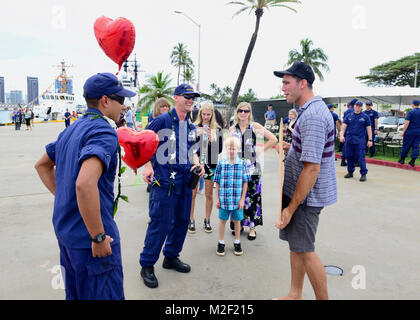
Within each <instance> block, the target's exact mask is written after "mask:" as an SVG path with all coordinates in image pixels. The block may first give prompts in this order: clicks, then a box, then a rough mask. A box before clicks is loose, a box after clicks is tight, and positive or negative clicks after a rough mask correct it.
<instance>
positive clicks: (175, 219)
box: [139, 108, 196, 268]
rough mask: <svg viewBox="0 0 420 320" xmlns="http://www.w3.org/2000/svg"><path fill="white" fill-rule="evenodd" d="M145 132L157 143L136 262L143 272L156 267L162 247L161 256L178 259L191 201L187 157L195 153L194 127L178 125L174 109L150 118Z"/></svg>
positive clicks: (186, 227) (183, 122) (188, 122)
mask: <svg viewBox="0 0 420 320" xmlns="http://www.w3.org/2000/svg"><path fill="white" fill-rule="evenodd" d="M172 128H173V129H174V132H175V135H174V138H175V141H176V150H175V151H176V152H175V161H174V163H173V164H172V165H170V164H169V158H170V153H171V150H170V144H171V139H170V138H171V135H172ZM147 129H149V130H153V131H155V132H156V133H157V134H158V135H159V138H160V140H161V141H160V142H159V147H158V149H157V151H156V154H155V155H154V156H153V170H154V182H153V183H152V190H151V192H150V202H149V203H150V206H149V215H150V221H149V225H148V228H147V232H146V237H145V240H144V248H143V251H142V252H141V254H140V261H139V262H140V265H141V266H142V267H143V268H145V267H151V266H153V265H154V264H155V263H156V261H157V260H158V259H159V255H160V252H161V250H162V246H163V245H164V244H165V246H164V248H163V255H164V256H165V257H167V258H176V257H178V256H179V254H180V252H181V250H182V247H183V244H184V240H185V237H186V234H187V230H188V223H189V220H190V213H191V199H192V189H191V188H190V180H191V172H190V170H191V168H192V163H191V161H190V154H188V153H189V152H190V153H191V152H195V151H196V148H195V146H194V145H195V143H196V130H195V126H194V125H193V124H192V123H191V121H190V119H189V117H188V116H187V117H186V119H185V121H180V120H179V117H178V115H177V113H176V110H175V108H173V109H172V110H171V111H170V112H167V113H164V114H161V115H159V116H157V117H156V118H154V119H153V120H152V121H151V122H150V123H149V124H148V126H147ZM171 167H172V173H171ZM171 178H172V179H171ZM171 182H172V184H171Z"/></svg>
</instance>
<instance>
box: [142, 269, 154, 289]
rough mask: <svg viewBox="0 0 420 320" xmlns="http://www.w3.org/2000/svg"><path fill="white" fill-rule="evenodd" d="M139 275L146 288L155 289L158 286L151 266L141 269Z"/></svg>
mask: <svg viewBox="0 0 420 320" xmlns="http://www.w3.org/2000/svg"><path fill="white" fill-rule="evenodd" d="M140 275H141V277H142V278H143V282H144V284H145V285H146V287H149V288H156V287H157V286H158V280H157V278H156V276H155V272H154V268H153V266H152V267H144V268H141V271H140Z"/></svg>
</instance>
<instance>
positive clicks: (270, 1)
mask: <svg viewBox="0 0 420 320" xmlns="http://www.w3.org/2000/svg"><path fill="white" fill-rule="evenodd" d="M285 3H300V1H299V0H247V1H246V2H245V1H243V2H241V1H231V2H229V3H228V4H237V5H240V6H242V8H241V9H240V10H239V11H237V12H236V13H235V14H234V15H233V16H236V15H238V14H240V13H242V12H244V11H246V10H249V13H251V12H253V11H254V12H255V16H256V22H255V30H254V33H253V34H252V37H251V41H250V42H249V45H248V49H247V51H246V54H245V58H244V62H243V64H242V68H241V71H240V72H239V76H238V80H237V81H236V84H235V87H234V89H233V93H232V99H231V100H230V104H229V109H228V112H227V117H228V118H227V119H229V118H230V117H231V114H232V110H233V108H234V107H235V104H236V100H237V99H238V95H239V91H240V89H241V85H242V81H243V79H244V77H245V72H246V69H247V67H248V63H249V60H250V59H251V55H252V51H253V50H254V46H255V43H256V41H257V36H258V30H259V28H260V20H261V17H262V15H263V13H264V9H269V8H272V7H284V8H287V9H290V10H292V11H294V12H296V10H295V9H293V8H291V7H289V6H287V5H285Z"/></svg>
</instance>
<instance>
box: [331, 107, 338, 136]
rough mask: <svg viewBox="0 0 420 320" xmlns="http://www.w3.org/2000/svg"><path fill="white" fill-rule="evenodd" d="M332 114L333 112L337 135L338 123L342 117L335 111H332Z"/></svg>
mask: <svg viewBox="0 0 420 320" xmlns="http://www.w3.org/2000/svg"><path fill="white" fill-rule="evenodd" d="M330 112H331V115H332V117H333V120H334V134H336V132H337V121H340V117H339V116H338V114H336V113H335V112H334V111H330Z"/></svg>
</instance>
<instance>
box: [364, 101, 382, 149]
mask: <svg viewBox="0 0 420 320" xmlns="http://www.w3.org/2000/svg"><path fill="white" fill-rule="evenodd" d="M366 104H367V103H366ZM364 113H365V114H366V115H368V116H369V120H370V126H371V128H372V141H373V143H372V147H370V149H369V152H370V156H371V157H373V156H374V155H375V143H374V141H375V137H376V135H375V119H379V113H378V112H376V111H375V110H373V109H370V110H365V111H364Z"/></svg>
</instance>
